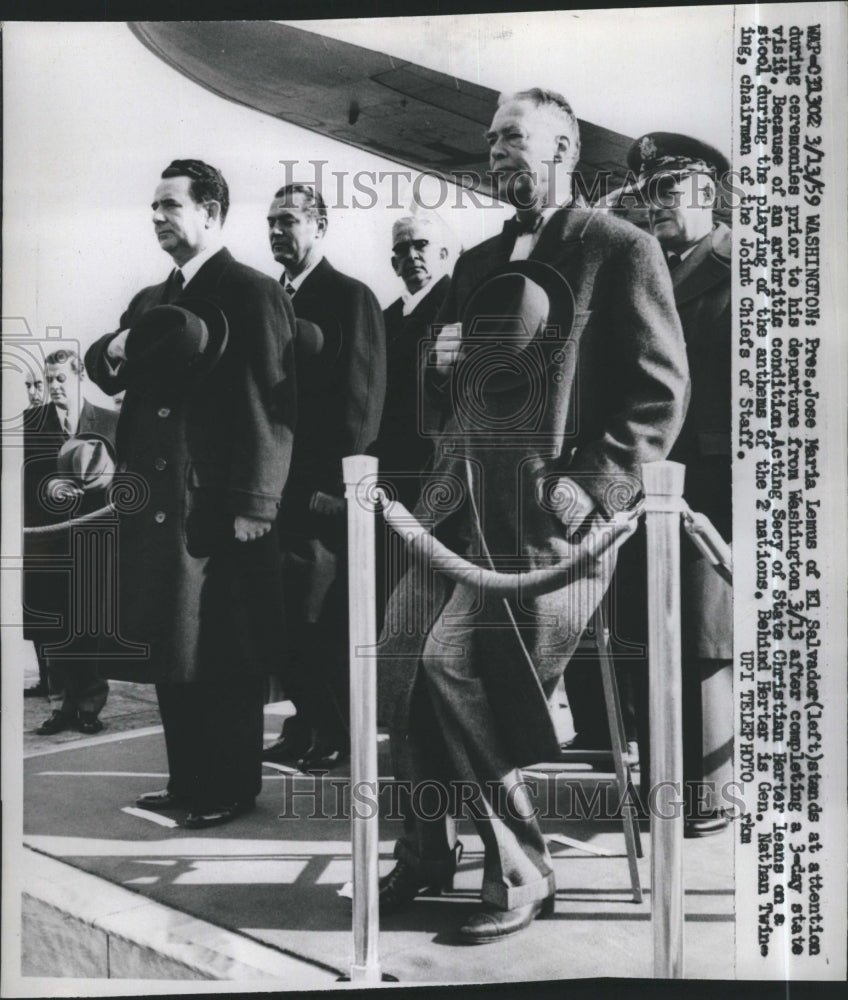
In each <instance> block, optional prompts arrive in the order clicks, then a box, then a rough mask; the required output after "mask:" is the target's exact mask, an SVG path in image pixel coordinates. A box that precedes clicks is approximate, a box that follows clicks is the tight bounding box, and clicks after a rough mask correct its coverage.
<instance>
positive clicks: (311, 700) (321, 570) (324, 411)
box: [263, 184, 386, 770]
mask: <svg viewBox="0 0 848 1000" xmlns="http://www.w3.org/2000/svg"><path fill="white" fill-rule="evenodd" d="M328 224H329V222H328V218H327V208H326V205H325V204H324V199H323V198H322V197H321V193H320V191H317V190H316V189H314V188H313V187H311V186H309V185H306V184H289V185H287V186H286V187H283V188H280V189H279V190H278V191H277V193H276V194H275V195H274V199H273V201H272V202H271V207H270V209H269V211H268V236H269V240H270V244H271V252H272V253H273V255H274V259H275V260H276V261H277V262H278V263H280V264H282V265H283V267H284V268H285V270H284V273H283V275H282V276H281V278H280V281H281V283H282V284H283V285H284V286H285V289H286V291H287V292H288V294H289V295H290V296H291V300H292V305H293V307H294V312H295V315H296V316H297V318H298V321H299V322H298V338H297V368H298V374H297V381H298V400H299V408H298V429H297V437H296V439H295V444H294V454H293V456H292V468H291V474H290V476H289V481H288V484H287V486H286V492H285V495H284V497H283V505H282V509H281V511H280V517H279V521H278V524H279V528H280V544H281V550H282V553H283V568H284V574H285V577H286V589H287V595H286V596H287V601H286V614H287V618H288V621H289V626H290V632H291V656H290V658H289V660H288V666H287V668H286V669H285V671H284V675H283V677H282V680H283V685H284V688H285V693H286V696H287V697H288V698H290V700H291V701H292V702H293V703H294V705H295V707H296V709H297V714H296V715H295V716H293V717H291V718H289V719H287V720H286V723H285V725H284V728H283V732H282V733H281V735H280V738H279V739H278V740H277V741H276V743H274V744H272V745H271V746H270V747H268V748H267V749H266V750H265V751H264V754H263V758H264V759H265V760H268V761H271V762H273V763H278V764H294V763H298V765H299V766H301V767H303V768H304V769H306V770H325V769H328V768H331V767H333V766H335V765H336V764H338V763H339V762H340V761H342V760H343V759H344V758H345V757H346V756H347V754H348V752H349V746H350V733H349V708H348V698H349V695H348V647H347V626H348V611H347V561H346V560H347V552H346V546H347V542H346V521H345V505H344V483H343V480H342V458H344V457H345V456H346V455H357V454H363V453H365V452H366V450H367V449H368V448H369V447H370V446H371V445H372V444H373V442H374V439H375V438H376V436H377V431H378V429H379V425H380V414H381V413H382V409H383V398H384V396H385V389H386V347H385V334H384V330H383V317H382V314H381V312H380V307H379V305H378V304H377V300H376V298H375V297H374V294H373V293H372V292H371V290H370V289H369V288H368V287H367V286H366V285H364V284H363V283H362V282H361V281H357V280H356V279H355V278H351V277H349V276H348V275H346V274H342V273H341V272H340V271H337V270H336V269H335V268H334V267H333V266H332V265H331V264H330V262H329V261H328V260H327V259H326V258H325V256H324V238H325V236H326V234H327V227H328Z"/></svg>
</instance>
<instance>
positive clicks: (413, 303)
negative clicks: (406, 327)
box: [400, 278, 439, 316]
mask: <svg viewBox="0 0 848 1000" xmlns="http://www.w3.org/2000/svg"><path fill="white" fill-rule="evenodd" d="M438 280H439V279H438V278H431V279H430V280H429V281H428V282H427V284H426V285H425V286H424V287H423V288H419V289H418V291H417V292H415V293H414V294H413V293H412V292H409V291H407V290H406V289H405V288H404V290H403V291H402V292H401V293H400V297H401V300H402V301H403V315H404V316H408V315H409V314H410V313H412V312H414V311H415V310H416V309H417V308H418V305H419V303H420V302H421V300H422V299H425V298H426V297H427V295H428V294H429V293H430V292H432V291H433V283H434V282H436V281H438Z"/></svg>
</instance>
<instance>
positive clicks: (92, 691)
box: [38, 656, 109, 716]
mask: <svg viewBox="0 0 848 1000" xmlns="http://www.w3.org/2000/svg"><path fill="white" fill-rule="evenodd" d="M38 661H39V676H40V674H41V661H42V657H41V656H39V658H38ZM44 663H45V668H46V673H47V692H48V696H49V698H50V707H51V708H52V709H53V710H54V711H55V710H58V711H60V712H62V713H63V714H64V715H73V716H75V715H76V714H77V712H91V713H93V714H94V715H98V714H99V713H100V710H101V709H102V708H103V706H104V705H105V704H106V698H107V697H108V695H109V685H108V683H107V682H106V681H105V680H104V679H103V678H102V677H101V676H100V672H99V671H98V669H97V665H96V664H95V663H93V662H89V661H86V660H74V661H68V662H66V661H64V660H52V659H50V658H49V657H45V658H44Z"/></svg>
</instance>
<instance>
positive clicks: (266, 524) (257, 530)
mask: <svg viewBox="0 0 848 1000" xmlns="http://www.w3.org/2000/svg"><path fill="white" fill-rule="evenodd" d="M233 527H234V529H235V534H236V538H237V539H238V541H240V542H253V541H255V540H256V539H257V538H261V537H262V536H263V535H267V534H268V532H269V531H270V530H271V522H270V521H262V520H260V519H259V518H258V517H245V515H244V514H236V518H235V522H234V524H233Z"/></svg>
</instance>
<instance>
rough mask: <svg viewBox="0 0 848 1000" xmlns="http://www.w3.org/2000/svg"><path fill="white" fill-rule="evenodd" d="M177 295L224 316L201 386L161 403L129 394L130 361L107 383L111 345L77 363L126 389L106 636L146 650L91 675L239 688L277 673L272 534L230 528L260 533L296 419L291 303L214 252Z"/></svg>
mask: <svg viewBox="0 0 848 1000" xmlns="http://www.w3.org/2000/svg"><path fill="white" fill-rule="evenodd" d="M167 288H168V282H163V283H162V284H160V285H155V286H152V287H150V288H145V289H143V290H142V291H141V292H139V293H138V294H137V295H136V296H135V298H134V299H133V300H132V302H131V303H130V306H129V308H128V309H127V311H126V312H125V313H124V315H123V316H122V318H121V323H120V327H119V329H127V328H130V327H132V325H133V324H134V323H135V322H137V320H138V319H139V318H140V317H141V316H142V315H143V314H144V313H145V312H147V311H148V310H149V309H151V308H153V307H154V306H157V305H160V304H162V303H163V301H164V299H165V296H166V293H167ZM183 297H186V298H188V297H201V298H204V299H207V300H209V301H211V302H213V303H215V304H216V305H217V306H218V307H219V308H220V309H221V310H222V311H223V313H224V315H225V316H226V318H227V323H228V327H229V339H228V342H227V346H226V350H225V351H224V354H223V356H222V357H221V358H220V360H219V361H218V363H217V364H216V365H215V367H214V368H213V369H212V370H211V371H210V372H209V373H208V374H206V375H205V377H203V378H202V379H200V380H198V381H195V382H191V383H188V382H187V383H186V384H185V385H184V386H182V387H181V388H180V390H179V391H177V392H174V393H171V394H169V395H163V394H162V393H161V392H159V391H157V390H155V389H150V390H148V391H145V392H142V391H140V388H139V383H137V382H134V371H133V365H132V363H131V362H125V363H124V364H123V365H122V366H121V367H120V368H119V369H118V370H117V373H114V374H113V369H112V367H111V365H110V363H109V360H108V359H107V357H106V348H107V345H108V343H109V341H110V340H111V339H112V338H113V337H114V336H115V334H113V333H111V334H107V335H105V336H104V337H101V338H100V339H99V340H98V341H97V342H96V343H95V344H93V345H92V347H91V348H90V349H89V351H88V352H87V354H86V367H87V369H88V371H89V374H90V376H91V378H92V379H93V380H94V381H95V382H96V383H97V385H99V386H100V387H101V388H102V389H103V390H104V392H107V393H109V394H114V393H116V392H120V391H121V390H122V389H126V397H125V399H124V403H123V407H122V409H121V416H120V420H119V422H118V436H117V457H118V463H119V466H118V467H119V471H123V472H125V473H126V474H127V489H126V494H125V496H124V498H123V501H122V508H123V509H124V511H125V513H124V514H123V515H122V517H121V523H120V530H119V566H118V569H119V572H118V577H119V605H118V612H117V627H118V629H119V631H120V635H121V638H122V639H124V640H126V641H128V642H132V643H143V644H146V646H147V647H148V651H149V652H148V655H147V656H146V657H144V658H143V659H142V660H135V659H127V660H123V661H114V662H109V661H107V664H106V665H105V666H104V673H105V674H106V675H107V676H110V677H116V678H119V679H127V680H134V681H140V682H157V683H159V682H166V683H181V682H192V681H196V680H201V679H204V680H205V679H221V678H227V677H230V676H234V677H235V676H239V677H245V676H246V675H248V674H251V673H256V672H262V673H265V672H267V671H269V670H271V669H274V668H276V667H278V666H279V663H280V660H281V658H282V657H283V655H284V632H283V628H282V590H281V581H280V577H279V559H278V556H277V538H276V533H275V532H274V531H272V532H270V533H268V534H266V535H265V536H263V537H262V538H260V539H258V540H255V541H252V542H238V541H236V540H235V538H234V535H233V521H234V518H235V516H236V515H238V514H241V515H244V516H248V517H254V518H261V519H264V520H267V521H271V522H273V521H274V519H275V518H276V516H277V513H278V510H279V503H280V497H281V494H282V490H283V486H284V485H285V482H286V476H287V473H288V468H289V462H290V458H291V448H292V439H293V430H294V421H295V412H296V394H295V393H296V390H295V372H294V351H293V330H294V315H293V312H292V308H291V303H290V302H289V300H288V297H287V296H286V295H285V293H284V292H283V290H282V288H281V287H280V285H279V283H278V282H276V281H274V280H273V279H272V278H269V277H267V276H266V275H263V274H261V273H260V272H258V271H255V270H253V269H252V268H249V267H246V266H245V265H243V264H240V263H238V262H237V261H235V260H234V259H233V257H232V256H231V254H230V253H229V251H228V250H226V249H221V250H220V251H218V252H217V253H216V254H214V255H213V256H212V257H211V258H210V259H209V260H207V261H206V262H205V263H204V264H203V265H202V267H201V268H200V270H199V271H198V272H197V274H196V275H195V276H194V277H193V278H192V280H191V281H189V282H188V283H187V285H186V287H185V289H184V291H183V294H182V296H181V297H180V298H178V299H177V300H176V301H175V302H174V304H175V305H180V302H181V299H182V298H183ZM132 492H135V500H134V501H131V500H129V499H128V495H129V494H130V493H132ZM128 506H133V507H134V509H133V510H132V511H131V512H126V509H127V507H128Z"/></svg>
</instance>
